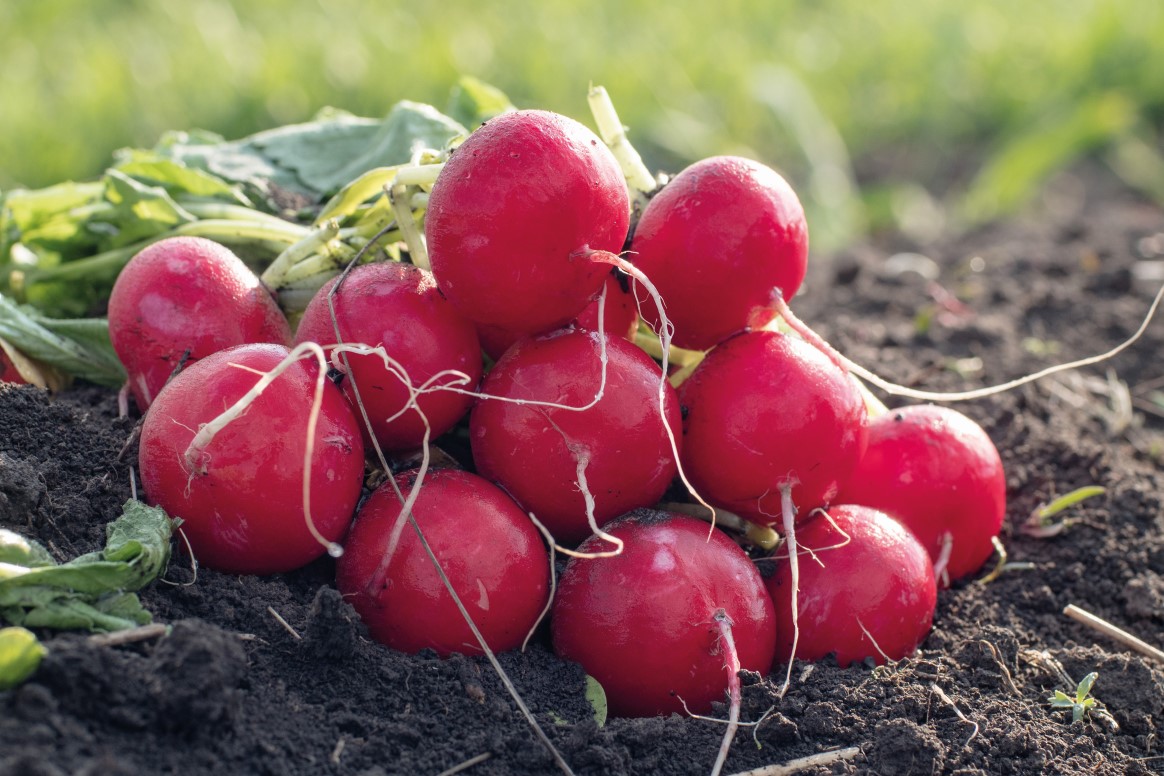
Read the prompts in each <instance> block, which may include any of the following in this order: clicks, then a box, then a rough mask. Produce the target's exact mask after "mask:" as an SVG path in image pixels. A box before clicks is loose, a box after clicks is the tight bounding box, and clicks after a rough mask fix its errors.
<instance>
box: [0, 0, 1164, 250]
mask: <svg viewBox="0 0 1164 776" xmlns="http://www.w3.org/2000/svg"><path fill="white" fill-rule="evenodd" d="M658 8H659V6H658V5H657V4H656V3H650V2H647V1H646V0H620V2H614V1H613V0H607V1H606V2H596V3H591V4H588V5H587V6H586V9H585V12H584V13H579V12H578V10H577V6H575V5H573V4H569V3H566V2H564V1H563V0H546V2H542V3H537V4H532V3H531V4H528V6H525V7H521V8H518V7H516V6H514V7H510V6H504V7H503V6H497V8H496V10H491V9H489V8H488V7H484V6H482V4H479V3H472V2H468V1H467V0H446V2H442V3H413V4H409V5H405V4H396V3H365V2H360V0H316V1H315V2H306V1H303V0H296V2H294V3H281V2H275V0H236V1H235V2H227V1H226V0H89V2H82V0H37V2H31V1H30V0H29V1H25V0H17V1H16V2H7V3H0V105H3V106H4V110H3V115H4V129H3V132H0V188H10V187H13V186H18V185H21V186H33V187H38V186H44V185H47V184H49V183H53V182H57V181H60V180H64V179H76V178H86V177H90V176H93V175H95V174H97V173H98V172H99V171H100V170H101V169H102V168H103V167H104V166H105V164H106V162H107V161H108V159H109V156H110V153H111V151H112V150H113V149H115V148H117V147H120V146H125V145H136V146H148V145H151V144H152V143H153V142H154V141H155V140H156V139H157V137H158V136H159V135H160V134H161V132H163V131H164V130H167V129H172V128H189V127H202V128H206V129H210V130H214V131H217V132H220V133H222V134H224V135H227V136H228V137H237V136H241V135H244V134H247V133H250V132H253V131H256V130H259V129H263V128H267V127H270V126H275V125H278V124H282V123H287V122H292V121H298V120H303V119H306V118H308V117H310V116H311V115H312V114H313V113H314V112H315V111H316V110H317V109H318V108H320V107H322V106H324V105H335V106H339V107H342V108H346V109H348V110H351V111H354V112H356V113H360V114H363V115H376V116H379V115H383V114H384V113H386V112H387V110H388V108H389V107H390V106H391V104H392V103H393V102H395V101H396V100H399V99H402V98H409V99H415V100H420V101H425V102H431V103H433V104H435V105H437V106H438V107H441V106H443V104H444V102H445V100H446V98H447V95H448V90H449V88H450V86H451V85H452V83H453V82H454V81H455V80H456V78H457V77H458V76H459V75H460V74H471V75H475V76H477V77H479V78H482V79H484V80H486V81H489V82H492V83H494V84H496V85H497V86H499V87H501V88H502V89H503V90H505V91H506V92H507V93H508V94H509V95H510V96H511V97H512V98H513V100H514V101H515V103H517V104H518V105H519V106H521V107H543V108H548V109H552V110H557V111H561V112H563V113H566V114H568V115H571V116H574V117H577V118H580V119H588V115H587V109H586V102H585V95H586V89H587V86H588V85H589V84H590V83H591V82H594V83H601V84H603V85H605V86H606V87H607V89H608V90H609V91H610V93H611V95H612V97H613V98H614V100H615V102H616V104H617V105H618V108H619V111H620V113H621V114H622V118H623V120H624V121H625V122H626V123H627V124H628V125H629V126H630V127H631V129H632V135H631V137H632V140H633V141H634V142H635V144H636V145H637V146H638V147H639V148H640V150H641V151H642V152H643V155H644V157H645V158H646V160H647V162H648V164H650V165H651V166H652V167H653V168H664V169H670V170H677V169H678V168H680V167H681V166H682V165H684V164H686V163H687V162H689V161H692V160H694V159H697V158H700V157H702V156H706V155H710V154H714V153H740V154H745V155H748V156H752V157H755V158H758V159H761V160H763V161H766V162H768V163H769V164H772V165H773V166H775V167H777V168H779V169H782V170H784V171H785V172H786V173H787V174H788V176H789V177H790V178H791V180H792V181H793V183H794V185H795V186H796V187H797V188H798V190H800V191H802V192H803V193H804V195H805V199H806V201H807V203H808V205H809V207H810V210H811V211H813V215H814V218H815V219H816V220H814V224H815V226H814V230H815V231H814V240H818V238H820V237H822V236H823V239H824V240H825V242H832V243H837V242H841V241H843V240H844V239H847V237H849V236H851V235H852V234H853V233H854V232H855V231H859V230H860V229H862V228H864V227H865V226H866V225H867V224H868V223H869V221H870V219H871V220H872V222H873V223H874V224H877V223H881V222H883V221H885V220H892V219H893V218H897V217H900V211H901V209H902V207H903V202H904V203H906V204H908V201H909V198H910V197H916V196H918V195H919V194H920V195H922V197H923V199H924V197H925V196H934V197H938V198H941V199H944V200H947V201H949V200H951V199H953V200H954V207H953V212H954V213H955V214H956V215H957V216H958V217H960V218H962V219H965V220H968V221H974V220H981V219H985V218H990V217H993V216H995V215H997V214H999V213H1002V212H1006V211H1008V210H1011V209H1013V208H1015V207H1019V206H1021V204H1022V203H1023V202H1024V201H1025V200H1026V198H1028V197H1029V196H1030V193H1031V192H1032V191H1033V190H1034V188H1035V187H1037V185H1038V183H1039V182H1040V181H1041V180H1043V179H1044V178H1045V177H1046V176H1047V175H1048V174H1049V173H1050V172H1053V171H1054V170H1056V169H1058V168H1060V167H1062V166H1063V165H1064V164H1066V163H1068V162H1069V161H1071V160H1073V159H1075V158H1077V157H1078V156H1080V155H1083V154H1090V153H1099V152H1110V153H1112V154H1116V155H1118V154H1120V153H1122V154H1123V155H1124V156H1126V155H1127V154H1128V153H1131V152H1134V153H1137V154H1140V155H1141V156H1142V155H1143V154H1144V153H1145V149H1147V153H1148V154H1149V156H1151V155H1153V154H1155V158H1156V160H1158V159H1159V155H1158V151H1157V149H1159V145H1160V142H1159V134H1158V133H1159V128H1160V126H1161V119H1162V118H1164V79H1160V78H1158V77H1156V75H1157V74H1159V73H1161V72H1164V47H1161V46H1160V45H1159V41H1161V40H1164V6H1161V5H1160V4H1158V3H1145V2H1142V0H1047V1H1046V2H1043V3H1014V2H1002V1H1001V0H967V2H963V3H917V2H914V0H879V2H877V3H866V2H861V0H826V2H807V1H803V2H797V1H796V0H768V2H761V0H720V1H719V2H716V3H701V2H691V1H689V0H678V2H676V3H673V4H671V5H670V6H668V12H667V13H666V14H661V13H658ZM1120 148H1122V149H1123V151H1122V152H1121V151H1119V150H1118V149H1120ZM1125 166H1127V167H1134V168H1136V169H1143V165H1142V164H1136V165H1127V164H1125ZM918 184H920V186H921V187H922V188H921V189H919V188H918ZM1145 185H1147V186H1149V187H1151V186H1154V187H1155V188H1156V190H1157V191H1159V190H1160V182H1159V181H1154V180H1149V181H1147V182H1146V183H1145ZM858 194H859V195H860V196H859V197H858V196H857V195H858ZM818 233H819V234H818ZM818 244H819V242H818Z"/></svg>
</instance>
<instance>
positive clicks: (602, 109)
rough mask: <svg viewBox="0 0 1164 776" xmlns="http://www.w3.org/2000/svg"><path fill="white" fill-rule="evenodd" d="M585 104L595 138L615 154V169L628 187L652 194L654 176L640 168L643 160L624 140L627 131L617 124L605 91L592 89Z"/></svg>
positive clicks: (598, 88)
mask: <svg viewBox="0 0 1164 776" xmlns="http://www.w3.org/2000/svg"><path fill="white" fill-rule="evenodd" d="M587 102H589V103H590V112H591V113H592V114H593V115H594V123H595V124H597V125H598V134H599V136H601V137H602V142H603V143H606V146H607V147H608V148H609V149H610V152H611V153H612V154H614V158H615V159H616V160H617V161H618V166H619V167H621V168H622V174H623V175H624V176H625V177H626V182H627V185H628V186H630V187H631V188H632V189H634V190H635V191H638V192H641V193H643V194H649V193H650V192H652V191H654V190H655V189H656V188H657V187H658V183H657V182H656V181H655V176H653V175H651V171H650V169H649V168H648V167H647V165H645V164H643V158H642V157H641V156H639V152H638V151H636V150H635V147H634V146H632V145H631V143H630V140H628V139H627V136H626V127H624V126H623V123H622V122H621V121H620V120H619V118H618V112H617V111H615V109H614V103H613V102H612V101H611V99H610V95H609V94H607V92H606V89H605V87H602V86H595V87H592V88H591V89H590V93H589V94H588V95H587Z"/></svg>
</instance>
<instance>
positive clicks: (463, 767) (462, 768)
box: [437, 752, 493, 776]
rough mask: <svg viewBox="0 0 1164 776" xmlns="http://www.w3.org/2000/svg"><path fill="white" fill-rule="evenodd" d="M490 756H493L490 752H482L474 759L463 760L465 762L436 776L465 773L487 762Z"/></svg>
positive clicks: (451, 775)
mask: <svg viewBox="0 0 1164 776" xmlns="http://www.w3.org/2000/svg"><path fill="white" fill-rule="evenodd" d="M492 756H493V753H492V752H482V753H481V754H479V755H477V756H476V757H470V758H469V759H468V760H465V762H463V763H461V764H460V765H454V766H453V767H452V768H449V769H448V770H447V771H441V772H440V773H439V774H437V776H453V774H455V773H460V772H462V771H467V770H469V769H470V768H472V767H473V766H474V765H480V764H481V763H483V762H485V761H486V760H488V759H489V758H490V757H492Z"/></svg>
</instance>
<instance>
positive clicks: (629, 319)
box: [477, 272, 639, 361]
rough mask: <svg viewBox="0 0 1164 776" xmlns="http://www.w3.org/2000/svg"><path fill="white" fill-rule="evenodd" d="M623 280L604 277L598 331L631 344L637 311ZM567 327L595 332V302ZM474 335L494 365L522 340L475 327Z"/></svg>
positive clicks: (491, 328) (615, 276)
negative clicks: (599, 329) (604, 295)
mask: <svg viewBox="0 0 1164 776" xmlns="http://www.w3.org/2000/svg"><path fill="white" fill-rule="evenodd" d="M624 278H625V276H624V275H621V274H619V273H615V272H611V273H610V274H609V275H607V277H606V286H605V288H606V302H605V306H604V308H603V309H604V312H603V315H602V330H603V331H605V332H607V333H609V334H613V335H614V336H616V337H622V338H623V339H625V340H627V341H629V342H634V341H635V332H637V331H638V328H639V309H638V303H637V302H636V301H635V296H634V294H633V293H631V290H630V284H629V283H627V281H626V280H625V279H624ZM570 325H572V326H573V327H574V328H577V329H586V330H587V331H598V300H597V299H595V300H594V301H593V302H591V303H590V304H588V305H586V307H585V309H583V310H582V312H580V313H579V314H578V317H577V318H575V319H574V320H573V321H571V323H570ZM477 333H478V334H479V335H480V337H481V347H482V348H483V349H484V350H485V353H486V355H488V356H489V357H490V358H492V359H493V360H494V361H497V360H498V359H500V358H501V357H502V356H503V355H504V354H505V351H507V350H509V348H510V347H511V346H512V345H513V343H515V342H517V341H518V340H519V339H522V338H523V335H521V334H515V333H513V332H510V331H506V330H505V329H500V328H498V327H496V326H478V327H477Z"/></svg>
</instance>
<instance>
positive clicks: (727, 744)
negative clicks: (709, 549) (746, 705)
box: [711, 609, 742, 776]
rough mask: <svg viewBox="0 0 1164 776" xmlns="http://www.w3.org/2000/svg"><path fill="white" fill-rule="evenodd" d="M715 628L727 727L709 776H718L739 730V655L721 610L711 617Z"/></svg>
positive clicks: (730, 623)
mask: <svg viewBox="0 0 1164 776" xmlns="http://www.w3.org/2000/svg"><path fill="white" fill-rule="evenodd" d="M712 619H713V620H714V621H715V625H716V628H718V629H719V640H720V643H722V644H723V652H724V668H725V669H726V670H727V675H728V699H729V705H728V726H727V730H725V731H724V734H723V740H722V741H721V742H720V745H719V755H718V756H717V757H716V758H715V765H714V766H712V768H711V776H719V774H720V773H721V772H722V771H723V766H724V763H725V762H727V756H728V752H730V751H731V748H732V741H733V740H735V737H736V732H737V731H738V730H739V729H740V705H741V702H742V701H741V691H740V654H739V652H738V651H737V650H736V642H735V639H734V638H733V637H732V619H731V617H729V616H728V613H727V612H726V611H724V610H723V609H718V610H716V613H715V615H714V616H713V617H712Z"/></svg>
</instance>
